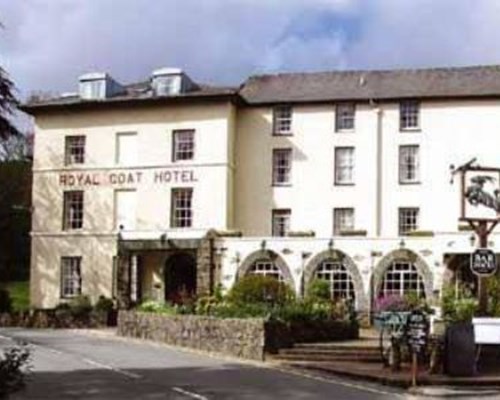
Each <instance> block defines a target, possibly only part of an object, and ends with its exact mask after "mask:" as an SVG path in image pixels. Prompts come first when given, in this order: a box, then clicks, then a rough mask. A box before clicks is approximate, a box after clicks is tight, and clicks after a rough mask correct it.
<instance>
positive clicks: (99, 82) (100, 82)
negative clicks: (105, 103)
mask: <svg viewBox="0 0 500 400" xmlns="http://www.w3.org/2000/svg"><path fill="white" fill-rule="evenodd" d="M80 96H81V97H82V99H85V100H92V99H104V98H106V81H105V80H104V79H96V80H92V81H83V82H80Z"/></svg>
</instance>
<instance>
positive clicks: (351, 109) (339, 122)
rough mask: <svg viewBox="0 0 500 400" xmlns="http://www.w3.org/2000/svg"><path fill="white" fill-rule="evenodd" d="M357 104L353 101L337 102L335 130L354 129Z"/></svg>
mask: <svg viewBox="0 0 500 400" xmlns="http://www.w3.org/2000/svg"><path fill="white" fill-rule="evenodd" d="M355 112H356V106H355V105H354V104H353V103H345V104H337V106H336V107H335V131H337V132H342V131H352V130H354V116H355Z"/></svg>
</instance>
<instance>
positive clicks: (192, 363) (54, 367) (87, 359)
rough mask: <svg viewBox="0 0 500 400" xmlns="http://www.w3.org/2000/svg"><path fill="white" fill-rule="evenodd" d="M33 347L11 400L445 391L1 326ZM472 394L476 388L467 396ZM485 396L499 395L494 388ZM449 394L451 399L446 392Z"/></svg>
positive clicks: (1, 331) (373, 399)
mask: <svg viewBox="0 0 500 400" xmlns="http://www.w3.org/2000/svg"><path fill="white" fill-rule="evenodd" d="M19 341H24V342H27V343H28V344H29V346H30V347H31V348H32V355H33V357H32V366H33V369H32V373H31V374H30V376H29V380H28V383H27V387H26V388H25V389H24V390H22V391H21V392H18V393H16V394H14V395H13V396H12V397H11V398H12V399H51V400H56V399H86V400H94V399H106V400H113V399H120V400H127V399H173V400H190V399H196V400H212V399H213V400H215V399H221V400H223V399H231V400H232V399H235V400H239V399H262V400H267V399H287V400H295V399H297V400H307V399H329V400H331V399H335V400H344V399H346V400H350V399H352V400H357V399H369V400H381V399H384V400H394V399H398V400H402V399H408V400H416V399H423V398H425V399H429V398H439V397H442V396H440V394H442V393H443V391H446V393H448V395H449V394H450V393H451V394H452V395H453V389H452V388H446V389H445V388H443V389H442V390H441V392H440V390H439V388H433V392H432V393H425V392H414V393H410V392H408V391H404V390H402V389H397V388H387V387H383V386H378V385H376V384H373V383H364V382H358V381H352V380H349V379H347V378H336V377H332V376H330V375H328V376H326V375H322V374H320V373H316V374H308V373H301V372H298V371H284V370H279V369H277V368H275V367H271V368H270V367H269V366H268V365H267V364H264V363H247V362H241V361H237V360H234V359H227V358H219V357H213V356H208V355H206V354H200V353H195V352H190V351H183V350H179V349H176V348H171V347H167V346H164V345H158V344H153V343H151V342H146V341H140V340H129V339H123V338H117V337H115V336H114V334H113V332H111V331H102V332H91V331H75V330H42V329H39V330H29V329H20V328H0V348H7V347H11V346H12V345H14V344H15V343H16V342H19ZM469 394H470V395H472V396H469V397H467V396H464V397H462V398H463V399H465V398H470V399H473V398H477V396H476V394H477V393H469ZM489 395H490V398H497V399H498V398H500V395H498V392H494V393H490V394H489ZM448 397H450V396H448Z"/></svg>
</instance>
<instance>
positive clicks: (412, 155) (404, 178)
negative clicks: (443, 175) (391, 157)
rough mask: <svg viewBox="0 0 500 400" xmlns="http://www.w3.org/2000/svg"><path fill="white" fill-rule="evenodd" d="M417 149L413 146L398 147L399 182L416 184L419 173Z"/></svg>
mask: <svg viewBox="0 0 500 400" xmlns="http://www.w3.org/2000/svg"><path fill="white" fill-rule="evenodd" d="M419 169H420V168H419V147H418V146H415V145H411V146H400V147H399V182H400V183H418V182H419V180H420V171H419Z"/></svg>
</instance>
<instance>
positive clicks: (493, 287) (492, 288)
mask: <svg viewBox="0 0 500 400" xmlns="http://www.w3.org/2000/svg"><path fill="white" fill-rule="evenodd" d="M486 286H487V288H488V289H487V290H488V315H490V316H492V317H500V276H499V275H495V276H492V277H490V278H488V279H487V280H486Z"/></svg>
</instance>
